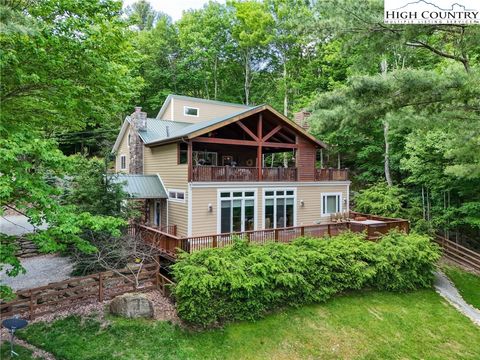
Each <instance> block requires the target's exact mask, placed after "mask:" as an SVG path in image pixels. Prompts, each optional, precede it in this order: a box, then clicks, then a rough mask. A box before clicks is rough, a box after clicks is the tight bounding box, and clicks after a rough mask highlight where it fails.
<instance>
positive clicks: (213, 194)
mask: <svg viewBox="0 0 480 360" xmlns="http://www.w3.org/2000/svg"><path fill="white" fill-rule="evenodd" d="M192 196H193V197H192V218H193V220H192V235H197V234H216V233H217V189H216V188H204V189H192ZM208 204H212V212H209V211H208Z"/></svg>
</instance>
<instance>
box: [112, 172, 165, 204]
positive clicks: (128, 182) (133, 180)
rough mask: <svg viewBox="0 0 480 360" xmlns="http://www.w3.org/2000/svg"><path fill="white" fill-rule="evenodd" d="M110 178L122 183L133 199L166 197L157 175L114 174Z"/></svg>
mask: <svg viewBox="0 0 480 360" xmlns="http://www.w3.org/2000/svg"><path fill="white" fill-rule="evenodd" d="M112 180H113V181H115V182H117V183H123V189H124V191H125V192H126V193H127V194H128V195H130V197H132V198H134V199H166V198H167V197H168V196H167V191H166V190H165V188H164V187H163V185H162V182H161V181H160V177H159V176H158V175H137V174H115V175H114V176H113V177H112Z"/></svg>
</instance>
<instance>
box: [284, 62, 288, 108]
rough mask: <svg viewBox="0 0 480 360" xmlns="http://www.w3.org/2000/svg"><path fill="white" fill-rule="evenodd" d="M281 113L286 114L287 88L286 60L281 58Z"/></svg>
mask: <svg viewBox="0 0 480 360" xmlns="http://www.w3.org/2000/svg"><path fill="white" fill-rule="evenodd" d="M283 86H284V95H283V115H285V116H288V88H287V61H286V59H285V58H284V59H283Z"/></svg>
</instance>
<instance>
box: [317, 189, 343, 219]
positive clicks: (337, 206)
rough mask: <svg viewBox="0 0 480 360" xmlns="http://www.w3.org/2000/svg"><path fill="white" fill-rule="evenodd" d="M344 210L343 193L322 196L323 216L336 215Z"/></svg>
mask: <svg viewBox="0 0 480 360" xmlns="http://www.w3.org/2000/svg"><path fill="white" fill-rule="evenodd" d="M341 209H342V194H341V193H323V194H322V215H329V214H335V213H338V212H340V211H341Z"/></svg>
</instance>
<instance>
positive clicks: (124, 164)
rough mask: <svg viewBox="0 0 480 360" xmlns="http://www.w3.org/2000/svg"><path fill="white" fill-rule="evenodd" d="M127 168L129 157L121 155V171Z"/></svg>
mask: <svg viewBox="0 0 480 360" xmlns="http://www.w3.org/2000/svg"><path fill="white" fill-rule="evenodd" d="M126 168H127V156H126V155H120V170H125V169H126Z"/></svg>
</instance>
